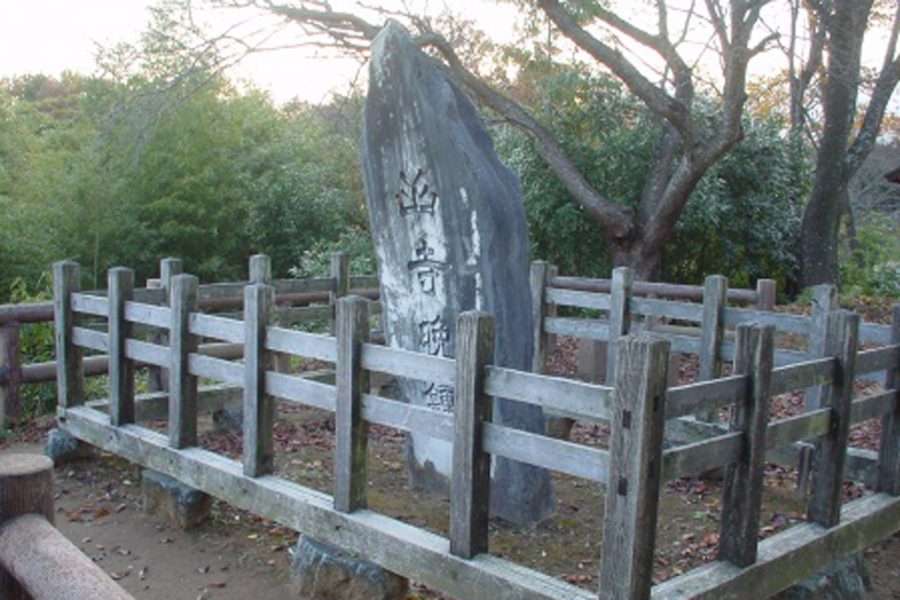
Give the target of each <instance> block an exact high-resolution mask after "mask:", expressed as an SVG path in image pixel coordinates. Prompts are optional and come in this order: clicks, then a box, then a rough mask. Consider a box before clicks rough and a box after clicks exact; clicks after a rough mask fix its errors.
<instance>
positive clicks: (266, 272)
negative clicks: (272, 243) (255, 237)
mask: <svg viewBox="0 0 900 600" xmlns="http://www.w3.org/2000/svg"><path fill="white" fill-rule="evenodd" d="M249 273H250V283H264V284H266V285H271V284H272V259H270V258H269V257H268V256H266V255H265V254H254V255H253V256H251V257H250V265H249ZM273 289H274V288H273ZM246 299H247V296H244V309H245V310H246V308H247V304H246Z"/></svg>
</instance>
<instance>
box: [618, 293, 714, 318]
mask: <svg viewBox="0 0 900 600" xmlns="http://www.w3.org/2000/svg"><path fill="white" fill-rule="evenodd" d="M628 306H629V310H630V311H631V313H632V314H635V315H643V316H645V317H670V318H673V319H679V320H682V321H695V322H697V323H699V322H700V321H702V320H703V305H701V304H692V303H690V302H676V301H674V300H660V299H659V298H632V299H631V301H630V302H629V305H628Z"/></svg>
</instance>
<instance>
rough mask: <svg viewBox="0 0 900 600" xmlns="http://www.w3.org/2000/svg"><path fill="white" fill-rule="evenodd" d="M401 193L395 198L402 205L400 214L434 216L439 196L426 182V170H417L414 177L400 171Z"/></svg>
mask: <svg viewBox="0 0 900 600" xmlns="http://www.w3.org/2000/svg"><path fill="white" fill-rule="evenodd" d="M400 184H401V185H400V191H399V192H397V194H396V195H395V196H394V197H395V198H397V202H398V203H399V204H400V214H401V215H402V216H404V217H405V216H406V215H408V214H411V213H412V214H415V213H425V214H429V215H433V214H434V211H435V207H436V206H437V201H438V195H437V193H436V192H434V191H432V190H431V189H430V186H429V185H428V183H427V182H426V181H425V169H417V170H416V174H415V175H413V176H412V177H409V175H408V174H407V173H406V171H400Z"/></svg>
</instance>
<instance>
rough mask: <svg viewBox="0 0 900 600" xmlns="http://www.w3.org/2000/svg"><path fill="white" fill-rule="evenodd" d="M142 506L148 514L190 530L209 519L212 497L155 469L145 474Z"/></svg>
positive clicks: (142, 487) (143, 471) (148, 470)
mask: <svg viewBox="0 0 900 600" xmlns="http://www.w3.org/2000/svg"><path fill="white" fill-rule="evenodd" d="M141 504H142V507H143V509H144V511H145V512H148V513H150V514H154V515H158V516H160V517H163V518H165V519H166V520H168V521H169V522H170V523H172V525H175V526H176V527H178V528H180V529H183V530H187V529H190V528H192V527H196V526H197V525H199V524H200V523H202V522H203V521H205V520H206V518H207V517H208V516H209V509H210V507H211V506H212V497H211V496H210V495H209V494H206V493H204V492H201V491H200V490H198V489H195V488H192V487H190V486H188V485H185V484H183V483H181V482H180V481H178V480H177V479H173V478H171V477H169V476H168V475H164V474H162V473H160V472H158V471H153V470H151V469H142V470H141Z"/></svg>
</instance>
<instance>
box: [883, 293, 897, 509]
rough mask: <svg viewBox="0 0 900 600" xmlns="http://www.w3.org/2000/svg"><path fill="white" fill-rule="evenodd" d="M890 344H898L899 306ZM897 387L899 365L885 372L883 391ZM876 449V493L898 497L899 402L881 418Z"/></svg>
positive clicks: (895, 315) (892, 324)
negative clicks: (879, 438) (879, 441)
mask: <svg viewBox="0 0 900 600" xmlns="http://www.w3.org/2000/svg"><path fill="white" fill-rule="evenodd" d="M891 344H900V304H895V305H894V314H893V319H892V320H891ZM898 387H900V365H895V366H894V368H893V369H889V370H888V372H887V376H886V377H885V380H884V389H886V390H896V389H897V388H898ZM898 393H900V392H898ZM878 448H879V449H878V491H879V492H884V493H885V494H890V495H891V496H900V402H894V410H893V411H891V412H889V413H888V414H886V415H884V416H883V417H882V418H881V444H880V445H879V447H878Z"/></svg>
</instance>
